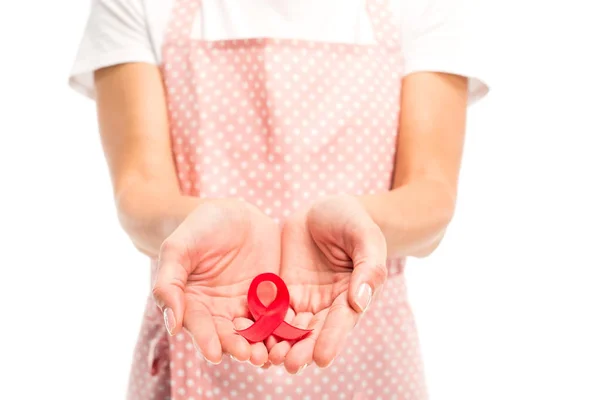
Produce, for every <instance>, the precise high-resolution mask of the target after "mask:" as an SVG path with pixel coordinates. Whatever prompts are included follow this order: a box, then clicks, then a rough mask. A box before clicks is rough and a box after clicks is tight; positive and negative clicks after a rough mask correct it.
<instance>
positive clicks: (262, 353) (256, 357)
mask: <svg viewBox="0 0 600 400" xmlns="http://www.w3.org/2000/svg"><path fill="white" fill-rule="evenodd" d="M252 324H253V322H252V321H251V320H249V319H248V318H236V319H235V320H234V321H233V325H234V327H235V329H237V330H242V329H246V328H248V327H249V326H250V325H252ZM268 357H269V353H268V352H267V347H266V346H265V344H264V343H263V342H258V343H252V344H250V360H249V361H250V364H252V365H254V366H257V367H260V366H263V365H264V364H265V363H266V362H267V361H268Z"/></svg>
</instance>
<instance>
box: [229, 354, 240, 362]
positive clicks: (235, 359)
mask: <svg viewBox="0 0 600 400" xmlns="http://www.w3.org/2000/svg"><path fill="white" fill-rule="evenodd" d="M229 357H231V359H232V360H233V361H237V362H239V361H240V360H238V359H237V358H235V357H234V356H232V355H231V354H230V355H229Z"/></svg>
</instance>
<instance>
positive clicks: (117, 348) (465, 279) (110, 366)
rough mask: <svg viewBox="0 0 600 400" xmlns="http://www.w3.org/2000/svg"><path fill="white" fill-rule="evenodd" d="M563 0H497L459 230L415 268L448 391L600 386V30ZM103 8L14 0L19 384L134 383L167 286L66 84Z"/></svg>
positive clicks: (579, 6) (425, 322)
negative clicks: (152, 293) (135, 239)
mask: <svg viewBox="0 0 600 400" xmlns="http://www.w3.org/2000/svg"><path fill="white" fill-rule="evenodd" d="M496 3H501V4H496ZM533 3H535V4H533ZM586 3H587V4H586ZM538 4H539V5H538ZM548 4H549V2H538V1H537V0H536V1H526V0H520V1H519V0H512V1H504V2H492V1H489V2H483V0H481V1H480V2H479V7H480V8H481V9H482V11H481V13H480V14H479V15H480V16H481V17H480V18H478V19H477V21H476V22H477V24H478V25H479V27H480V28H482V31H481V32H480V34H478V35H477V36H474V37H475V38H476V39H478V40H482V41H484V40H485V43H486V44H487V45H488V46H490V47H491V48H492V49H493V51H491V52H488V53H490V54H492V56H493V59H491V60H489V61H490V62H489V65H490V66H491V69H490V71H489V72H490V73H491V74H492V75H491V76H492V77H493V81H492V82H491V83H492V84H493V91H492V92H491V94H490V96H489V97H488V98H487V99H485V100H484V101H483V102H481V103H480V104H478V105H476V106H475V107H473V109H472V110H471V112H470V119H469V128H468V134H467V137H468V139H467V143H466V149H465V151H466V153H465V157H464V163H463V172H462V179H461V185H460V198H459V207H458V211H457V213H456V217H455V219H454V221H453V223H452V225H451V229H450V230H449V232H448V235H447V238H446V240H445V241H444V243H443V244H442V246H441V247H440V248H439V249H438V251H436V253H435V254H434V255H433V256H431V257H429V258H428V259H425V260H418V261H416V260H415V261H412V262H411V263H410V266H409V268H408V275H409V277H408V278H409V291H410V296H411V299H412V303H413V305H414V309H415V313H416V315H417V322H418V324H419V330H420V334H421V341H422V346H423V352H424V355H425V362H426V370H427V376H428V381H429V385H430V392H431V398H432V400H446V399H450V400H495V399H498V400H507V399H511V400H512V399H517V400H521V399H522V400H529V399H536V400H537V399H545V400H548V399H550V400H554V399H556V400H563V399H569V400H592V399H594V400H598V399H600V385H599V384H598V382H599V379H600V344H599V343H600V310H599V308H600V290H599V283H600V261H599V256H598V250H599V249H600V244H599V239H600V233H599V232H598V227H599V223H600V215H599V214H600V213H599V211H598V208H599V206H600V195H599V194H598V185H599V184H600V178H599V177H598V175H599V173H600V161H599V159H598V153H599V151H600V140H599V136H600V122H599V118H600V99H599V97H598V94H599V93H600V79H599V71H600V64H599V63H598V61H597V59H598V50H599V49H600V47H599V44H598V40H599V38H600V30H599V29H598V25H599V24H598V21H595V20H594V18H593V15H594V13H593V12H591V10H590V9H587V7H589V8H591V7H592V3H591V2H584V1H570V2H557V3H556V5H555V6H552V5H548ZM88 10H89V3H88V2H87V1H81V0H78V1H75V0H51V1H42V0H30V1H4V2H1V3H0V178H1V179H0V193H1V195H0V262H1V264H0V271H1V274H0V307H2V316H1V319H0V321H1V322H0V324H1V325H0V327H1V330H0V371H1V372H0V398H2V399H11V400H12V399H40V398H44V399H46V398H48V399H50V398H56V399H58V398H60V399H68V400H70V399H74V400H75V399H82V400H95V399H102V400H106V399H120V398H124V391H125V385H126V381H127V375H128V369H129V360H130V357H131V354H132V350H133V346H134V342H135V338H136V335H137V329H138V326H139V323H140V321H141V313H142V309H143V303H144V300H145V296H146V293H147V290H148V288H149V282H148V266H147V262H146V260H145V259H144V257H142V256H140V255H138V254H136V252H135V251H134V250H133V248H132V246H131V245H130V244H129V241H128V239H127V237H126V236H125V235H124V234H123V233H122V232H121V230H120V228H119V225H118V223H117V220H116V217H115V213H114V209H113V204H112V198H111V189H110V183H109V180H108V175H107V170H106V168H105V164H104V160H103V154H102V151H101V147H100V142H99V138H98V134H97V129H96V122H95V110H94V105H93V103H92V102H90V101H87V100H84V99H83V98H81V97H79V96H77V95H75V94H74V93H73V92H71V91H70V90H69V89H68V88H67V86H66V77H67V74H68V71H69V68H70V66H71V63H72V61H73V57H74V55H75V50H76V47H77V45H78V43H79V40H80V37H81V33H82V30H83V26H84V23H85V20H86V17H87V12H88ZM486 57H487V56H486Z"/></svg>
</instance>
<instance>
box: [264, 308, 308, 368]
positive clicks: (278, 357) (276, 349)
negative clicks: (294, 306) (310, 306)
mask: <svg viewBox="0 0 600 400" xmlns="http://www.w3.org/2000/svg"><path fill="white" fill-rule="evenodd" d="M313 317H314V314H312V313H308V312H305V313H299V314H297V315H296V316H295V317H294V319H292V321H291V322H290V324H291V325H292V326H295V327H297V328H300V329H306V328H307V327H308V324H309V323H310V321H311V320H312V318H313ZM295 342H296V341H290V340H282V341H281V342H279V343H277V344H276V345H275V346H273V348H272V349H271V350H269V361H271V363H272V364H274V365H281V364H283V362H284V361H285V356H286V355H287V353H288V352H289V351H290V349H291V348H292V346H293V345H294V343H295Z"/></svg>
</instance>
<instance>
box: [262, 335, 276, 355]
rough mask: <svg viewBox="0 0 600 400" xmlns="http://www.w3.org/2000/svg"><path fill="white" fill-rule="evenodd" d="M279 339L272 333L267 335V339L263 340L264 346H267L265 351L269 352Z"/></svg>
mask: <svg viewBox="0 0 600 400" xmlns="http://www.w3.org/2000/svg"><path fill="white" fill-rule="evenodd" d="M277 343H279V341H278V340H277V338H276V337H275V336H273V335H271V336H269V337H268V338H267V340H265V346H267V351H268V352H271V349H272V348H273V347H274V346H275V345H276V344H277Z"/></svg>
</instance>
